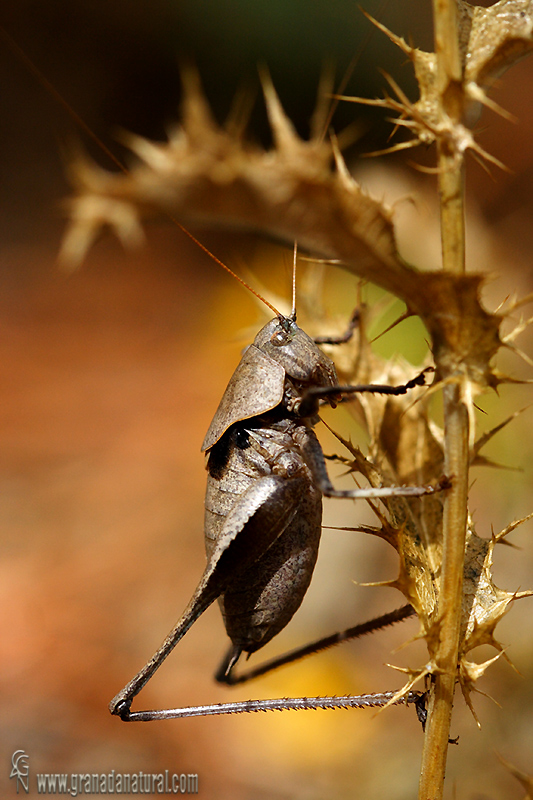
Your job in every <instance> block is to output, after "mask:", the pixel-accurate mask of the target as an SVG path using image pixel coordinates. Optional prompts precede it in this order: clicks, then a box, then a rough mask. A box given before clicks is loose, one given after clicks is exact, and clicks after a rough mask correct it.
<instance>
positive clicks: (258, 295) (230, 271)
mask: <svg viewBox="0 0 533 800" xmlns="http://www.w3.org/2000/svg"><path fill="white" fill-rule="evenodd" d="M166 216H167V217H168V218H169V220H171V221H172V222H173V223H174V225H177V227H178V228H179V229H180V230H181V231H183V233H185V234H186V235H187V236H188V237H189V239H191V240H192V241H193V242H194V243H195V244H196V245H198V247H199V248H201V249H202V250H203V251H204V253H207V255H208V256H210V258H212V259H213V261H216V263H217V264H218V265H219V266H221V267H222V269H225V270H226V272H229V274H230V275H231V276H232V277H233V278H235V280H236V281H239V283H241V284H242V285H243V286H244V288H245V289H248V291H249V292H251V293H252V294H254V295H255V296H256V297H257V298H259V300H261V301H262V302H263V303H264V304H265V305H266V306H268V308H269V309H270V310H271V311H273V312H274V314H275V315H276V317H282V316H283V314H281V312H280V311H278V309H277V308H276V307H275V306H273V305H272V303H269V302H268V300H267V299H266V297H263V295H261V294H259V292H256V291H255V289H252V287H251V286H250V284H249V283H246V281H245V280H243V279H242V278H240V277H239V276H238V275H237V274H236V273H235V272H233V270H232V269H230V268H229V267H228V265H227V264H224V262H223V261H221V260H220V259H219V258H217V257H216V256H215V255H214V254H213V253H212V252H211V250H208V248H207V247H206V246H205V244H202V243H201V242H200V241H199V240H198V239H197V238H196V236H193V234H192V233H191V232H190V231H189V230H187V228H185V227H184V226H183V225H182V224H181V222H178V220H177V219H175V218H174V217H173V216H172V215H171V214H169V213H168V212H167V214H166ZM291 319H292V316H291Z"/></svg>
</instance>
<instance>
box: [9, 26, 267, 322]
mask: <svg viewBox="0 0 533 800" xmlns="http://www.w3.org/2000/svg"><path fill="white" fill-rule="evenodd" d="M0 35H1V36H3V38H4V39H5V41H6V43H7V44H8V46H9V47H10V48H11V50H12V52H13V53H14V54H15V55H16V56H17V57H18V58H19V59H20V60H21V61H22V63H23V64H24V65H25V66H26V68H27V69H28V70H29V72H31V74H32V75H33V76H34V77H35V78H36V79H37V80H38V81H39V83H40V84H41V86H43V87H44V88H45V89H46V91H47V92H49V93H50V94H51V95H52V96H53V97H54V98H55V100H56V101H57V102H58V103H59V104H60V105H61V106H62V107H63V108H64V109H65V111H66V112H67V113H68V114H69V116H70V117H71V118H72V119H73V120H74V122H75V123H76V125H77V126H78V127H79V128H81V130H83V131H85V133H86V134H87V135H88V136H89V137H90V138H91V139H92V140H93V142H95V143H96V144H97V145H98V147H99V148H100V150H101V151H102V152H103V153H105V155H106V156H107V157H108V158H109V159H110V160H111V161H112V162H113V164H114V165H115V166H116V167H118V168H119V169H120V170H121V171H122V172H123V173H124V174H125V175H129V170H128V169H127V167H125V166H124V164H123V163H122V162H121V161H120V159H118V158H117V157H116V156H115V155H114V153H112V152H111V150H110V149H109V148H108V147H106V145H105V144H104V142H102V140H101V139H100V138H99V137H98V136H97V135H96V133H95V132H94V131H93V130H92V128H90V126H89V125H87V123H86V122H85V120H84V119H82V117H80V115H79V114H78V113H77V112H76V111H75V110H74V109H73V108H72V106H71V105H70V103H68V102H67V101H66V100H65V98H64V97H63V95H62V94H61V93H60V92H59V91H58V90H57V89H56V87H55V86H54V85H53V83H51V82H50V81H49V80H48V78H47V77H46V76H45V75H44V74H43V72H42V71H41V70H40V69H39V68H38V67H37V66H36V65H35V64H34V63H33V61H32V60H31V58H30V57H29V56H28V55H27V54H26V53H25V52H24V50H23V49H22V48H21V47H19V45H18V44H17V42H16V41H15V40H14V39H13V38H12V37H11V36H10V34H9V33H8V32H7V31H6V30H5V28H4V27H3V26H1V25H0ZM166 216H167V218H168V219H169V220H170V221H171V222H173V223H174V225H176V227H178V228H179V229H180V230H181V231H183V233H185V234H186V235H187V236H188V237H189V239H191V240H192V241H193V242H194V243H195V244H196V245H197V246H198V247H199V248H200V249H201V250H203V251H204V253H206V254H207V255H208V256H209V257H210V258H212V259H213V261H215V262H216V263H217V264H218V265H219V266H221V267H222V269H225V270H226V272H228V273H229V274H230V275H231V276H232V277H233V278H235V280H236V281H238V282H239V283H240V284H242V286H244V288H245V289H248V291H249V292H251V293H252V294H253V295H255V297H257V298H258V299H259V300H261V301H262V302H263V303H264V304H265V305H266V306H267V307H268V308H269V309H270V310H271V311H273V312H274V314H275V315H276V316H277V317H281V316H283V315H282V314H281V312H279V311H278V309H277V308H276V307H275V306H273V305H272V303H269V301H268V300H267V299H266V298H265V297H263V296H262V295H260V294H259V292H256V291H255V289H252V287H251V286H250V285H249V284H248V283H246V281H244V280H243V279H242V278H240V277H239V276H238V275H237V274H236V273H235V272H233V270H232V269H230V268H229V267H228V266H227V265H226V264H224V262H223V261H221V260H220V259H219V258H217V257H216V256H215V255H214V253H212V252H211V251H210V250H209V249H208V248H207V247H206V246H205V245H203V244H202V243H201V242H200V241H199V240H198V239H197V238H196V237H195V236H193V234H192V233H191V232H190V231H188V230H187V228H185V227H184V226H183V225H182V224H181V222H178V220H177V219H175V218H174V217H173V216H172V215H171V214H169V213H168V212H166Z"/></svg>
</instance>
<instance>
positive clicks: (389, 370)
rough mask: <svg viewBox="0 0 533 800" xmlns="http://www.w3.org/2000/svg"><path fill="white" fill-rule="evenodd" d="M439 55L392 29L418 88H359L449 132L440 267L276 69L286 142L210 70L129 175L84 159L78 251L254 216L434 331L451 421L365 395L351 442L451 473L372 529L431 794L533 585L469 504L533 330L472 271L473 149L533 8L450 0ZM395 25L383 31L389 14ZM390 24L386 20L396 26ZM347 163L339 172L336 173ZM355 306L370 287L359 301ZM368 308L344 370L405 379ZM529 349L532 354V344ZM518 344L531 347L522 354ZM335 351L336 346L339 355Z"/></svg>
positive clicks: (379, 475)
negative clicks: (387, 562) (503, 584)
mask: <svg viewBox="0 0 533 800" xmlns="http://www.w3.org/2000/svg"><path fill="white" fill-rule="evenodd" d="M434 17H435V41H436V52H435V53H425V52H421V51H419V50H417V49H415V48H413V47H411V46H409V45H407V44H406V43H405V42H404V41H403V40H402V39H400V38H398V37H396V36H394V34H393V33H390V32H389V31H385V33H386V34H387V35H388V36H389V37H390V38H391V39H392V40H393V41H394V42H395V43H396V44H397V45H398V46H399V47H400V48H401V49H402V50H403V51H404V52H405V53H406V54H407V55H408V57H409V58H410V59H411V61H412V62H413V65H414V69H415V73H416V78H417V81H418V85H419V91H420V97H419V99H418V101H416V102H411V101H410V100H409V99H408V98H407V97H406V96H405V94H404V93H403V92H402V90H401V88H400V87H399V86H398V85H397V84H396V83H394V82H393V81H392V80H391V79H389V84H390V86H391V89H392V94H391V95H390V96H386V97H385V98H384V99H380V100H374V101H368V100H364V101H363V100H361V99H356V98H344V99H346V100H350V99H351V100H357V102H366V103H371V104H374V105H380V106H383V107H385V108H387V109H389V110H391V111H393V112H395V113H396V114H397V115H398V116H397V120H396V124H397V127H398V128H403V129H406V130H407V131H408V132H409V133H410V135H411V139H409V140H408V141H407V142H402V143H400V144H397V145H395V146H393V147H391V148H390V149H391V150H394V149H396V150H398V149H403V148H410V147H413V146H415V145H416V144H419V143H423V144H431V143H436V147H437V168H436V175H437V179H438V183H439V192H440V199H441V230H442V254H443V266H442V270H440V271H435V272H428V271H424V269H423V266H424V265H421V268H420V269H419V268H416V267H414V266H411V265H409V264H407V263H405V261H404V260H403V259H402V257H401V255H400V254H399V253H398V251H397V246H396V240H395V234H394V227H393V221H392V215H391V212H390V211H389V210H388V209H387V208H386V207H385V206H384V205H383V204H382V203H380V202H377V201H376V200H374V199H372V198H371V197H369V196H368V195H366V194H365V193H364V192H363V191H362V189H361V188H360V187H359V186H358V184H357V183H356V182H355V181H354V179H353V178H352V177H351V175H350V173H349V171H348V169H347V167H346V165H345V162H344V160H343V158H342V156H341V154H340V152H339V151H338V149H337V147H336V145H335V142H331V143H329V142H326V141H324V140H323V137H322V128H323V123H324V119H325V105H324V103H323V102H322V103H320V104H319V110H318V112H317V114H316V116H315V118H314V120H313V124H312V135H311V137H310V139H309V141H302V140H301V139H300V138H299V137H298V136H297V134H296V133H295V131H294V129H293V127H292V125H291V123H290V121H289V120H288V118H287V117H286V115H285V113H284V111H283V109H282V107H281V105H280V103H279V101H278V98H277V95H276V92H275V89H274V87H273V86H272V84H271V82H270V81H269V79H268V77H267V76H266V75H264V76H263V86H264V94H265V101H266V105H267V110H268V114H269V119H270V124H271V127H272V133H273V137H274V146H273V148H272V149H271V150H269V151H268V152H265V151H263V150H261V149H259V148H258V147H254V146H251V145H249V144H248V143H247V142H246V139H245V135H244V131H243V129H242V127H240V126H238V125H236V124H234V122H233V121H230V123H229V124H228V125H227V126H226V127H224V128H221V127H220V126H218V125H217V124H216V123H215V122H214V120H213V118H212V116H211V114H210V111H209V108H208V105H207V102H206V101H205V99H204V97H203V94H202V90H201V87H200V85H199V82H198V79H197V76H196V75H195V74H194V73H193V72H188V73H187V74H186V75H185V76H184V90H185V97H184V102H183V111H182V117H181V122H180V126H179V128H177V129H176V130H175V132H174V133H173V134H172V136H171V137H170V140H169V141H168V143H165V144H155V143H152V142H149V141H146V140H144V139H140V138H135V137H130V140H129V144H130V146H131V149H132V150H133V151H134V153H135V154H136V155H137V157H138V159H139V163H138V164H137V165H136V166H134V167H133V168H132V169H131V171H130V172H128V173H127V174H124V175H116V174H110V173H107V172H105V171H103V170H101V169H98V168H96V167H95V166H93V165H89V164H87V163H86V162H83V161H81V160H80V161H78V162H77V163H75V164H73V165H72V176H73V181H74V184H75V186H76V189H77V194H76V197H75V198H74V199H73V201H72V206H71V218H72V223H71V227H70V230H69V231H68V233H67V235H66V237H65V241H64V247H63V257H64V259H65V260H66V261H68V262H70V263H73V262H74V263H75V262H79V261H80V260H81V259H82V258H83V256H84V254H85V252H86V250H87V248H88V247H89V246H90V244H91V242H92V241H93V239H94V238H95V236H96V234H97V233H98V231H99V229H100V228H101V227H102V226H104V225H105V226H110V227H111V228H112V229H114V231H115V232H116V234H117V235H118V236H119V237H120V239H121V240H122V241H123V242H124V243H125V244H127V245H131V244H136V243H138V242H139V241H141V239H142V231H141V226H140V219H141V218H142V217H146V216H147V215H149V214H161V213H165V214H168V215H170V216H172V217H175V218H178V219H179V220H180V222H200V223H203V224H210V223H212V222H216V224H217V225H218V226H220V225H227V226H231V227H234V226H238V227H240V228H242V227H248V228H250V229H254V230H258V231H261V232H263V233H265V234H269V235H274V236H275V237H276V238H278V239H281V240H282V241H286V242H287V243H292V241H294V240H297V241H298V243H299V245H300V246H301V247H302V248H304V249H305V250H306V251H308V252H310V253H312V254H313V255H314V256H317V257H320V258H323V259H329V260H335V261H336V262H338V265H339V267H341V268H342V269H345V270H348V271H350V272H352V273H353V274H355V275H357V276H359V277H360V278H364V279H366V280H368V281H371V282H372V283H374V284H377V285H378V286H380V287H382V288H383V289H386V290H387V291H388V292H390V293H392V294H393V295H394V296H395V297H397V298H399V299H400V300H402V301H403V302H404V303H405V305H406V308H407V313H408V314H415V315H418V316H419V317H420V318H421V320H422V321H423V323H424V325H425V326H426V328H427V331H428V334H429V337H430V340H431V349H432V355H433V359H434V363H435V365H436V370H437V373H436V378H435V382H434V384H433V387H432V389H431V393H432V394H435V393H436V392H441V393H442V398H443V420H444V424H443V428H442V429H441V428H440V427H438V425H437V424H436V423H435V421H434V420H433V419H432V418H431V416H430V415H429V412H428V402H427V399H428V398H427V397H422V398H420V395H421V394H422V392H419V401H418V402H416V403H413V397H412V396H411V395H409V396H407V397H404V398H392V399H390V398H381V397H379V396H378V397H376V396H372V395H370V396H362V397H361V398H360V399H359V400H358V402H357V404H356V405H355V404H354V406H353V408H354V412H355V413H356V414H357V415H358V418H359V419H360V420H361V421H363V423H364V425H365V427H366V429H367V430H368V433H369V437H370V448H369V452H368V453H367V454H366V455H365V456H363V454H362V453H361V452H360V451H359V450H358V449H357V448H354V447H353V446H352V445H350V444H349V443H346V444H347V446H348V447H349V449H350V450H351V460H350V461H349V465H350V467H351V468H352V469H353V471H354V472H358V473H362V474H363V475H364V476H365V477H366V478H367V480H368V481H369V482H370V484H371V485H373V486H377V485H392V484H411V483H412V484H415V483H416V484H421V483H424V484H425V483H430V482H435V481H437V480H438V479H439V478H440V477H441V476H442V475H443V474H445V475H447V476H449V478H450V479H451V483H452V486H451V489H450V490H449V491H448V492H446V493H445V494H442V495H438V496H432V497H426V498H423V499H421V500H420V499H413V500H408V499H405V498H396V499H394V498H393V499H389V500H387V501H385V502H384V503H383V505H382V506H379V507H378V506H377V505H375V506H374V510H375V512H376V515H377V518H378V520H379V525H378V526H377V527H376V528H373V529H370V528H368V527H367V528H365V530H366V531H367V532H372V533H375V534H376V535H378V536H380V537H382V538H384V539H385V540H386V541H387V542H389V543H390V544H391V545H392V546H393V547H394V548H395V550H396V551H397V553H398V556H399V563H400V568H399V573H398V577H397V579H396V580H395V581H394V582H392V584H391V585H394V586H396V587H397V588H398V589H399V590H400V591H401V592H402V593H403V594H404V595H405V597H406V598H407V599H408V601H409V602H410V603H411V604H412V605H413V606H414V608H415V610H416V612H417V614H418V617H419V620H420V636H423V637H424V638H425V640H426V643H427V648H428V657H427V660H426V662H425V663H424V664H423V665H421V666H420V667H419V668H416V669H413V670H411V671H410V672H409V674H408V676H407V679H406V683H405V686H404V687H403V689H402V692H406V691H407V690H408V689H410V688H411V687H413V686H415V684H418V682H420V681H421V679H423V678H425V679H426V680H425V682H426V685H427V686H428V687H429V704H428V720H427V725H426V734H425V745H424V753H423V759H422V775H421V782H420V794H419V797H420V798H421V800H428V799H429V798H432V800H437V799H438V798H441V797H442V794H443V783H444V775H445V767H446V753H447V747H448V740H449V737H450V721H451V712H452V704H453V697H454V690H455V687H456V684H457V683H459V685H460V687H461V690H462V693H463V695H464V697H465V700H466V702H467V703H468V704H469V706H470V708H471V709H472V712H473V713H475V711H474V707H473V704H472V698H471V694H472V691H473V690H474V689H475V684H476V682H477V680H478V679H479V678H480V677H481V676H482V675H483V673H484V672H485V670H486V669H487V668H488V667H489V666H490V664H491V663H492V661H493V660H494V659H490V660H488V661H486V662H485V663H482V664H478V663H474V662H473V661H471V660H469V652H470V651H471V650H472V649H473V648H475V647H477V646H478V645H480V644H490V645H492V646H493V647H494V648H495V649H496V651H497V652H496V656H495V658H498V657H499V656H500V655H501V653H502V651H503V650H502V646H501V645H500V644H499V642H498V640H497V639H496V638H495V628H496V626H497V623H498V622H499V620H500V619H501V618H502V616H503V615H504V614H505V613H506V612H507V611H508V610H509V607H510V604H511V603H512V602H513V601H514V600H515V599H517V598H521V597H526V596H529V595H531V594H532V593H533V592H531V591H528V590H526V591H504V590H501V589H499V588H497V587H496V586H495V585H494V583H493V580H492V576H491V566H492V560H493V555H494V550H495V546H496V544H497V543H498V542H501V541H503V540H504V539H505V537H507V536H508V535H509V534H510V533H511V532H512V531H513V530H514V529H515V528H516V527H517V525H519V524H520V522H521V521H523V520H516V521H513V522H510V523H509V525H508V526H507V527H506V528H505V529H504V530H502V531H500V532H499V533H498V534H496V535H494V536H492V537H491V538H486V536H485V537H482V536H480V535H478V533H476V531H475V530H474V527H473V524H472V522H471V520H470V517H469V512H468V503H467V501H468V489H469V468H470V466H471V465H473V464H477V463H483V459H484V455H483V450H482V448H483V446H484V445H485V444H486V443H487V442H488V441H489V439H490V438H491V436H492V434H493V433H494V432H496V431H497V430H499V429H500V428H501V427H502V425H501V424H500V425H498V426H496V427H495V428H494V430H493V431H492V432H490V433H489V434H485V435H483V436H480V435H477V434H476V420H475V414H474V408H475V398H476V396H477V395H479V394H480V393H482V392H485V391H487V390H496V389H497V388H498V386H499V385H500V384H502V383H505V382H512V380H513V379H512V378H511V377H509V376H506V375H504V374H502V373H501V372H500V371H498V368H497V367H496V366H495V358H496V356H497V355H498V352H499V350H500V349H501V348H502V347H505V348H512V349H515V350H516V347H515V345H514V339H515V338H516V336H517V335H518V333H520V332H521V330H522V329H523V328H522V327H521V326H520V327H518V328H516V330H515V331H514V332H513V333H511V334H509V335H507V336H506V337H505V338H504V337H503V335H502V334H501V333H500V331H501V325H502V322H503V321H504V319H505V318H506V317H508V316H509V315H510V314H511V313H512V312H514V311H515V310H516V309H517V308H519V307H520V306H521V305H522V304H524V303H525V302H526V301H527V300H528V298H524V299H522V300H518V301H516V302H514V303H510V304H509V305H508V306H507V308H506V310H505V312H503V311H499V312H497V311H489V310H487V309H485V308H484V307H483V306H482V304H481V301H480V289H481V286H482V283H483V278H482V277H481V276H479V275H475V274H468V273H467V272H466V271H465V256H464V210H463V203H464V198H463V194H464V189H463V184H464V175H463V166H464V159H465V156H466V154H467V152H468V151H470V152H471V153H472V154H473V155H474V156H475V157H477V158H479V159H481V160H484V161H488V162H492V163H493V164H497V163H498V162H497V160H496V159H495V158H494V157H493V156H491V155H490V154H489V153H487V152H485V151H484V150H483V149H482V148H481V147H480V145H479V144H478V143H477V141H476V138H475V134H474V132H473V130H472V125H473V123H474V122H475V121H476V120H477V117H478V116H479V113H480V110H481V107H482V106H488V107H489V108H491V109H492V110H493V111H496V112H498V113H505V112H504V111H503V110H502V109H500V108H499V107H498V106H497V105H496V104H495V103H494V102H493V101H492V100H491V99H490V98H489V96H488V91H489V90H490V87H491V85H492V84H493V82H494V80H495V79H496V78H497V77H498V76H499V75H501V73H502V72H503V71H504V70H505V69H506V68H507V67H509V66H510V65H511V64H513V63H514V61H516V59H518V58H520V57H522V56H524V55H525V54H527V53H528V52H529V51H530V50H531V49H532V48H533V33H532V32H533V2H531V0H500V2H498V3H496V4H495V5H494V6H492V7H490V8H488V9H483V8H479V7H474V6H471V5H469V4H467V3H465V2H464V1H463V0H435V1H434ZM379 27H382V26H379ZM382 30H383V28H382ZM332 161H333V162H334V163H333V167H332ZM354 305H355V298H354ZM365 330H366V326H365V317H364V314H363V316H362V323H361V326H360V329H359V332H358V347H357V349H356V350H355V351H354V352H355V355H354V358H353V359H352V360H351V363H349V364H348V365H346V364H339V374H340V375H341V380H343V381H346V382H348V383H370V382H374V383H377V382H379V383H387V382H391V383H396V382H398V383H403V382H405V381H406V380H407V379H408V378H409V377H411V375H412V368H411V369H409V368H408V367H406V366H405V367H404V366H402V365H401V364H399V363H397V362H395V363H394V364H391V363H388V362H385V361H384V360H382V359H380V358H378V357H377V356H375V354H373V352H372V350H371V348H370V346H369V344H368V341H367V340H366V338H365ZM516 351H517V350H516ZM517 352H518V351H517ZM332 357H335V353H334V352H332Z"/></svg>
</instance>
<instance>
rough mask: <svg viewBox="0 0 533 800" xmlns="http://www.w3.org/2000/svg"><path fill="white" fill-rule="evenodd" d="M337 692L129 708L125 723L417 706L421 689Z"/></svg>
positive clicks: (123, 718) (125, 714) (124, 719)
mask: <svg viewBox="0 0 533 800" xmlns="http://www.w3.org/2000/svg"><path fill="white" fill-rule="evenodd" d="M397 695H398V692H394V691H392V692H382V693H380V694H361V695H339V696H335V697H280V698H276V699H271V700H270V699H269V700H243V701H239V702H237V703H217V704H214V705H209V706H189V707H186V708H168V709H164V710H161V711H153V710H150V711H128V712H127V713H124V715H123V716H122V720H123V721H124V722H153V721H154V720H161V719H181V718H183V717H208V716H212V715H214V714H250V713H252V712H257V711H303V710H309V709H313V710H316V709H319V708H322V709H328V708H382V707H383V706H386V705H389V704H390V705H411V704H413V703H414V704H415V707H416V706H418V705H420V698H421V693H420V692H413V691H411V692H407V693H406V694H405V695H400V696H397Z"/></svg>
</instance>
